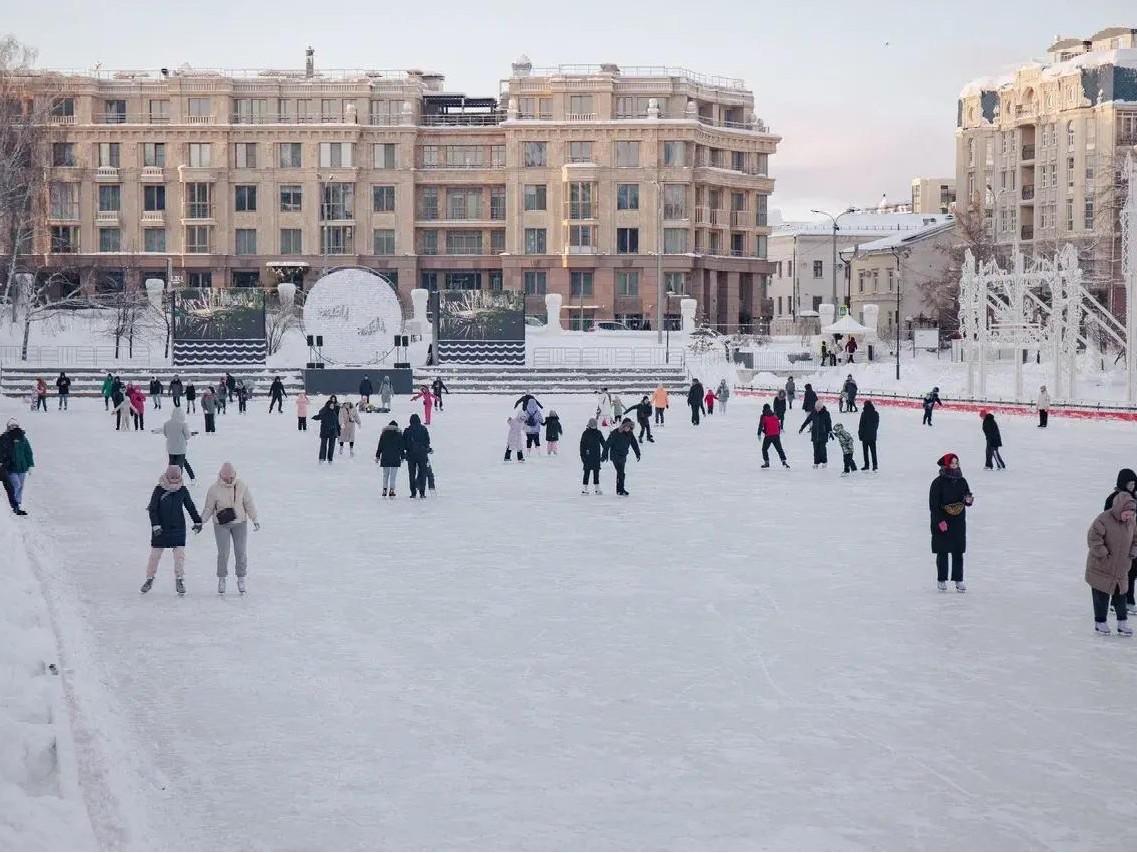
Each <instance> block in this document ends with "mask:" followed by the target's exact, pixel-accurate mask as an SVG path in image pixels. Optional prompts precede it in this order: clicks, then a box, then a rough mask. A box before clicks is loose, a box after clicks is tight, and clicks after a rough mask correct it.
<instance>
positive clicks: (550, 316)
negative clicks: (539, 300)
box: [545, 293, 564, 334]
mask: <svg viewBox="0 0 1137 853" xmlns="http://www.w3.org/2000/svg"><path fill="white" fill-rule="evenodd" d="M563 300H564V297H563V296H561V294H559V293H546V294H545V313H546V315H547V317H546V320H545V328H546V329H547V330H548V331H550V332H552V333H554V334H560V333H561V332H562V331H563V328H562V327H561V302H562V301H563Z"/></svg>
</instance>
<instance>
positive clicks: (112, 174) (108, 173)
mask: <svg viewBox="0 0 1137 853" xmlns="http://www.w3.org/2000/svg"><path fill="white" fill-rule="evenodd" d="M95 180H96V181H112V182H116V183H117V182H118V166H99V167H98V168H97V169H95Z"/></svg>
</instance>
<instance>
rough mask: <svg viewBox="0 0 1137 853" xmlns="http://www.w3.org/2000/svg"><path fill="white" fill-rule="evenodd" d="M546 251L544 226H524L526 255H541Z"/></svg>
mask: <svg viewBox="0 0 1137 853" xmlns="http://www.w3.org/2000/svg"><path fill="white" fill-rule="evenodd" d="M545 251H546V243H545V229H544V228H526V229H525V254H527V255H543V254H545Z"/></svg>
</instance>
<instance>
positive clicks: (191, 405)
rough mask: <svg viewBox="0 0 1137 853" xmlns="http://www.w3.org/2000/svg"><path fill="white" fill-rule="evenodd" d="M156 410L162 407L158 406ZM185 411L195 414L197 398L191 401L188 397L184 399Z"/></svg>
mask: <svg viewBox="0 0 1137 853" xmlns="http://www.w3.org/2000/svg"><path fill="white" fill-rule="evenodd" d="M158 408H159V409H160V408H162V407H161V406H159V407H158ZM186 411H187V412H196V411H197V397H194V398H193V399H192V400H191V399H190V398H189V397H186Z"/></svg>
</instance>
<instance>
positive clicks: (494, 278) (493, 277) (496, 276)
mask: <svg viewBox="0 0 1137 853" xmlns="http://www.w3.org/2000/svg"><path fill="white" fill-rule="evenodd" d="M503 286H504V285H503V281H502V274H501V270H490V287H489V289H490V290H502V289H503Z"/></svg>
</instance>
